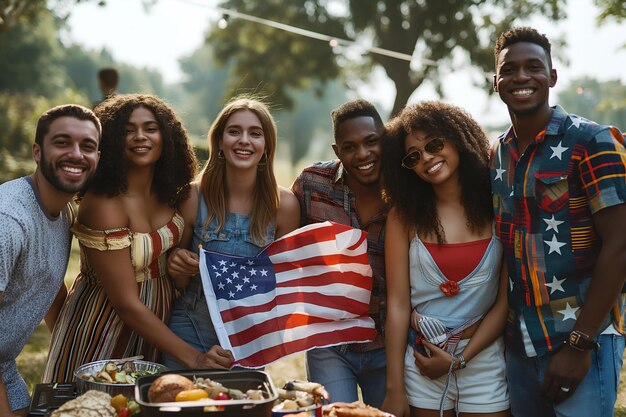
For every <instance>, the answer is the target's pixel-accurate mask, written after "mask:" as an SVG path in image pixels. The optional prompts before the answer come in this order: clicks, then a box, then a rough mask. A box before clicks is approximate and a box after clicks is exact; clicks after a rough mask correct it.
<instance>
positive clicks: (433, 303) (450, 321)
mask: <svg viewBox="0 0 626 417" xmlns="http://www.w3.org/2000/svg"><path fill="white" fill-rule="evenodd" d="M501 260H502V244H501V243H500V240H499V239H497V238H496V237H495V236H492V238H491V242H489V246H488V247H487V250H486V251H485V253H484V254H483V256H482V258H481V260H480V262H479V264H478V265H477V266H476V268H475V269H474V270H473V271H472V272H471V273H470V274H469V275H468V276H466V277H465V278H463V279H462V280H460V281H458V286H459V293H458V294H457V295H455V296H454V297H447V296H446V295H445V294H444V293H443V292H442V291H441V289H440V285H441V284H443V283H445V282H447V281H448V279H447V278H446V277H445V275H444V274H443V273H442V272H441V270H440V269H439V266H438V265H437V263H436V262H435V260H434V259H433V257H432V256H431V254H430V252H428V249H427V248H426V246H424V243H423V242H422V241H421V240H420V239H419V237H418V236H417V235H415V237H414V238H413V240H412V241H411V245H410V246H409V267H410V269H409V272H410V284H411V307H413V308H414V309H415V310H416V311H417V312H418V313H419V314H421V315H423V316H428V317H432V318H434V319H437V320H439V321H441V322H442V323H443V324H444V325H445V326H446V327H448V328H450V329H454V328H456V327H458V326H460V325H462V324H463V323H465V322H466V321H468V320H476V319H478V318H480V317H482V316H484V315H485V314H487V312H488V311H489V309H490V308H491V306H492V305H493V303H494V302H495V300H496V295H497V294H498V282H499V279H500V264H501Z"/></svg>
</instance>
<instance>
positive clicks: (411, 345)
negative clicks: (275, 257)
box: [383, 102, 509, 417]
mask: <svg viewBox="0 0 626 417" xmlns="http://www.w3.org/2000/svg"><path fill="white" fill-rule="evenodd" d="M387 127H388V131H387V134H386V137H385V139H384V141H383V184H384V190H385V193H386V196H387V198H388V199H389V201H390V203H391V204H392V205H393V208H392V209H391V211H390V212H389V215H388V217H387V227H386V236H385V263H386V265H387V271H386V272H387V321H386V328H385V330H386V331H385V334H386V338H385V342H386V347H387V393H386V397H385V401H384V403H383V409H385V410H386V411H390V412H392V413H394V414H396V415H397V416H398V417H403V416H407V415H409V412H410V415H412V416H436V415H445V416H453V415H456V414H457V413H458V414H459V415H464V414H468V413H472V415H489V416H506V415H508V408H509V398H508V389H507V384H506V379H505V368H504V355H503V349H504V345H503V342H502V338H501V334H502V331H503V328H504V324H505V321H506V312H507V303H506V286H507V281H506V271H505V270H502V271H501V257H502V248H501V244H500V242H499V241H498V240H497V239H496V238H495V236H494V234H493V226H492V223H493V214H492V208H491V189H490V179H489V165H488V163H489V144H488V141H487V137H486V136H485V133H484V132H483V130H482V129H481V128H480V126H479V125H478V124H477V123H476V122H475V121H474V120H473V119H472V117H471V116H470V115H469V114H468V113H466V112H464V111H463V110H461V109H460V108H458V107H455V106H452V105H449V104H445V103H442V102H422V103H419V104H417V105H412V106H408V107H406V108H405V109H404V110H403V111H402V112H401V113H400V114H399V115H398V116H397V117H396V118H395V119H393V120H392V121H390V122H389V124H388V126H387ZM503 269H505V268H503ZM407 340H408V344H407Z"/></svg>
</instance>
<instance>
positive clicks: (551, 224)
mask: <svg viewBox="0 0 626 417" xmlns="http://www.w3.org/2000/svg"><path fill="white" fill-rule="evenodd" d="M543 221H544V222H546V224H547V225H548V227H546V232H547V231H548V230H550V229H552V230H554V231H555V232H556V233H559V225H560V224H563V223H565V222H564V221H561V220H557V219H555V218H554V214H553V215H552V217H551V218H549V219H543Z"/></svg>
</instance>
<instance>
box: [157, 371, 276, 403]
mask: <svg viewBox="0 0 626 417" xmlns="http://www.w3.org/2000/svg"><path fill="white" fill-rule="evenodd" d="M266 397H267V396H266V395H264V393H263V391H262V390H258V389H249V390H247V391H246V392H242V391H240V390H238V389H234V388H228V387H225V386H224V385H222V384H221V383H219V382H217V381H213V380H211V379H209V378H194V380H193V381H192V380H191V379H189V378H187V377H184V376H182V375H179V374H164V375H161V376H160V377H158V378H157V379H155V380H154V382H153V383H152V385H150V388H149V389H148V401H150V402H151V403H165V402H174V401H177V402H182V401H198V400H203V399H210V400H217V401H221V400H264V399H266Z"/></svg>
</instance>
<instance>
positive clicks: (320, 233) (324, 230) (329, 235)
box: [266, 223, 352, 256]
mask: <svg viewBox="0 0 626 417" xmlns="http://www.w3.org/2000/svg"><path fill="white" fill-rule="evenodd" d="M351 229H352V228H351V227H349V226H345V225H341V224H336V223H329V224H327V225H325V224H324V223H321V224H320V227H316V228H314V229H311V230H306V231H303V232H300V233H297V234H295V235H292V236H284V237H282V238H280V239H278V240H276V241H274V242H272V243H270V245H269V246H268V247H267V249H266V252H267V254H268V255H269V256H272V255H274V254H276V253H280V252H285V251H290V250H294V249H298V248H301V247H303V246H306V245H313V244H315V243H319V242H326V241H330V240H335V239H336V237H337V233H341V232H345V231H348V230H351Z"/></svg>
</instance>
